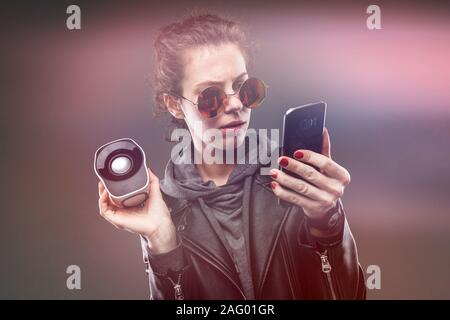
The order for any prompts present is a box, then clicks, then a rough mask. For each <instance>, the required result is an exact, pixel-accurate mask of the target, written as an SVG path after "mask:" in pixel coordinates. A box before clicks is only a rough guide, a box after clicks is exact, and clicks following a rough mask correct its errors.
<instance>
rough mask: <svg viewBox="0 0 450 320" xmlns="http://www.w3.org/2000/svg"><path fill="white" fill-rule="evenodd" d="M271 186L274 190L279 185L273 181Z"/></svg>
mask: <svg viewBox="0 0 450 320" xmlns="http://www.w3.org/2000/svg"><path fill="white" fill-rule="evenodd" d="M270 186H271V187H272V190H273V189H275V188H276V187H277V184H276V183H275V182H273V181H272V182H271V183H270Z"/></svg>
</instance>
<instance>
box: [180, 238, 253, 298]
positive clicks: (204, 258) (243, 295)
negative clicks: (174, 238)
mask: <svg viewBox="0 0 450 320" xmlns="http://www.w3.org/2000/svg"><path fill="white" fill-rule="evenodd" d="M184 239H185V240H187V241H189V242H191V243H192V244H193V246H195V244H194V243H193V242H192V241H191V240H189V239H186V237H184ZM184 245H185V247H186V248H189V250H191V251H192V252H193V253H194V254H196V255H197V256H199V257H200V258H202V259H203V260H205V261H206V262H208V263H209V264H211V265H212V266H213V267H215V268H216V269H217V270H219V271H220V272H221V273H222V274H223V275H224V276H225V277H227V278H228V280H230V282H231V283H232V284H233V285H234V286H235V287H236V289H238V290H239V293H240V294H241V296H242V298H244V300H247V298H246V297H245V294H244V292H243V291H242V290H241V288H240V287H239V286H238V284H237V283H236V282H235V281H234V280H233V278H231V277H230V276H229V275H228V273H227V272H226V271H224V270H223V269H222V268H221V267H220V266H219V265H217V264H216V263H215V262H213V261H211V260H210V259H208V257H205V256H203V254H201V253H199V252H197V251H196V250H195V248H194V247H191V246H189V245H186V242H185V244H184Z"/></svg>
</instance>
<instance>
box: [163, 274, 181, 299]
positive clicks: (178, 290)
mask: <svg viewBox="0 0 450 320" xmlns="http://www.w3.org/2000/svg"><path fill="white" fill-rule="evenodd" d="M181 277H182V274H181V273H180V274H178V281H177V283H175V282H174V281H173V280H172V279H171V278H170V277H167V278H168V279H169V280H170V282H172V285H173V289H174V290H175V300H184V294H183V290H182V289H181Z"/></svg>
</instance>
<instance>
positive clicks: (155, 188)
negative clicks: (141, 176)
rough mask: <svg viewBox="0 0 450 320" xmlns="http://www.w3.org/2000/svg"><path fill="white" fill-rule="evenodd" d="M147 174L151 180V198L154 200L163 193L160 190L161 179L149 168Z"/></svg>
mask: <svg viewBox="0 0 450 320" xmlns="http://www.w3.org/2000/svg"><path fill="white" fill-rule="evenodd" d="M147 172H148V178H149V196H150V197H153V198H155V197H158V196H161V191H160V190H159V178H158V177H157V176H156V175H155V174H154V173H153V171H152V170H151V169H150V168H147Z"/></svg>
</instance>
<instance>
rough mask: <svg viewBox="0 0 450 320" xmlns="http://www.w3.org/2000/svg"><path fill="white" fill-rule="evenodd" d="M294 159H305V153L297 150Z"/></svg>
mask: <svg viewBox="0 0 450 320" xmlns="http://www.w3.org/2000/svg"><path fill="white" fill-rule="evenodd" d="M294 158H295V159H301V158H303V152H301V151H300V150H297V151H295V152H294Z"/></svg>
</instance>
